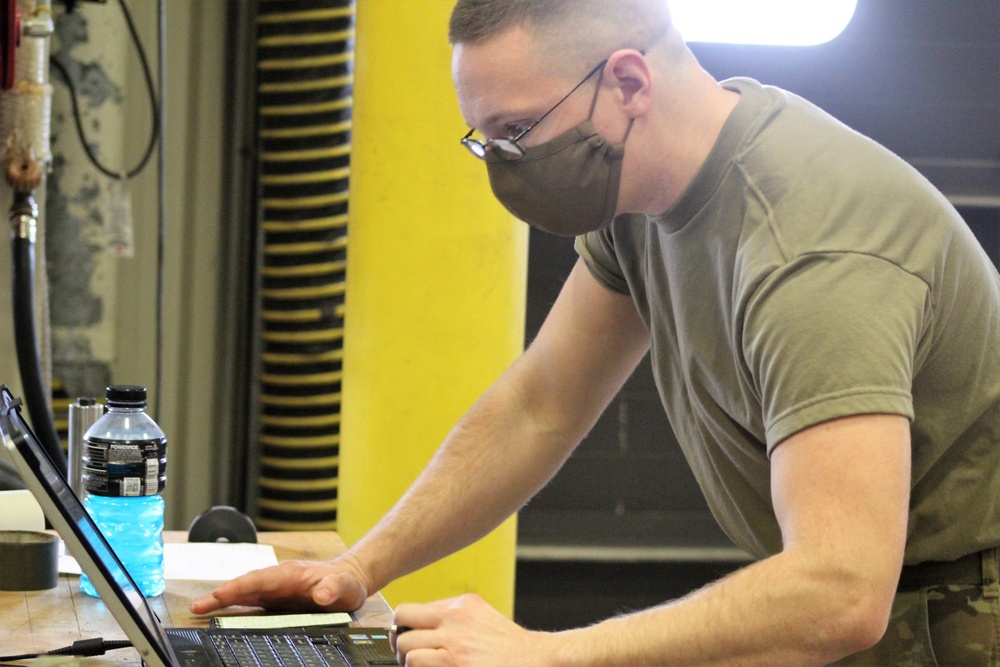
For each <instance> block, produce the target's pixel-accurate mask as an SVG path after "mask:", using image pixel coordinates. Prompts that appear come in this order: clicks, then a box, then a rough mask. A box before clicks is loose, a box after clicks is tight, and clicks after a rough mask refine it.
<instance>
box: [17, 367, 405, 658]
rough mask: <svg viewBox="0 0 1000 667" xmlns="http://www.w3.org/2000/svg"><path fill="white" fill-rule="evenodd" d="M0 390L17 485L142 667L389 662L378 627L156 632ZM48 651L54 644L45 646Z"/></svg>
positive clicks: (152, 618) (148, 611)
mask: <svg viewBox="0 0 1000 667" xmlns="http://www.w3.org/2000/svg"><path fill="white" fill-rule="evenodd" d="M20 407H21V400H20V399H18V398H15V397H14V395H13V394H11V392H10V391H9V390H8V389H7V387H6V386H5V385H0V435H2V436H3V444H4V446H5V448H6V450H7V451H8V453H9V454H10V456H11V458H12V459H13V462H14V465H15V466H16V468H17V470H18V472H19V474H20V475H21V477H22V479H23V481H24V483H25V484H26V485H27V487H28V489H30V490H31V492H32V494H33V495H34V496H35V498H36V499H37V500H38V503H39V504H40V505H41V506H42V510H43V511H44V512H45V516H47V517H48V519H49V521H50V522H51V523H52V525H53V527H54V528H55V529H56V531H57V532H58V533H59V536H60V537H62V539H63V541H64V542H65V543H66V547H67V549H68V550H69V552H70V553H71V554H72V555H73V556H74V557H75V558H76V560H77V561H78V562H79V563H80V567H81V568H82V569H83V571H84V572H85V573H86V574H87V576H88V577H89V578H90V581H91V582H92V583H93V584H94V588H95V589H97V592H98V593H99V594H100V596H101V600H102V601H103V602H104V603H105V604H106V605H107V607H108V609H109V610H110V611H111V613H112V615H113V616H114V618H115V620H116V621H118V624H119V625H120V626H121V628H122V630H123V631H124V632H125V635H126V636H127V637H128V638H129V640H130V641H131V642H132V645H133V646H135V648H136V649H137V650H138V651H139V655H140V656H141V658H142V660H143V662H145V663H146V665H148V666H149V667H251V666H253V667H271V666H274V667H280V666H282V665H287V666H288V667H368V666H375V665H396V664H398V663H397V662H396V657H395V655H394V654H393V652H392V650H391V649H390V647H389V637H388V630H387V629H385V628H347V627H340V628H328V627H324V628H294V629H289V630H275V629H268V630H232V629H221V628H219V629H216V628H164V627H163V624H162V623H161V622H160V619H159V618H158V617H157V616H156V614H155V613H154V612H153V610H152V608H150V606H149V604H148V603H147V602H146V598H144V597H143V596H142V594H141V593H140V592H139V589H138V587H137V586H136V585H135V582H133V581H132V578H131V577H130V576H129V574H128V572H126V571H125V568H124V567H123V566H122V564H121V561H120V560H118V556H116V555H115V552H114V550H113V549H112V548H111V546H110V545H109V544H108V543H107V541H106V540H105V539H104V536H103V535H102V534H101V532H100V530H98V528H97V526H96V525H95V524H94V522H93V521H92V520H91V518H90V515H89V514H87V511H86V510H85V509H84V508H83V504H82V503H81V502H80V500H79V499H78V498H77V497H76V494H75V493H73V491H72V490H71V489H70V488H69V485H68V484H67V483H66V480H65V479H63V478H62V476H61V475H60V474H59V471H58V470H57V469H56V467H55V466H54V465H53V464H52V461H51V460H50V459H49V457H48V454H46V453H45V451H44V450H43V449H42V447H41V445H40V444H39V442H38V439H37V438H36V437H35V435H34V433H32V432H31V429H30V428H28V425H27V423H26V422H25V421H24V418H23V417H22V416H21V409H20ZM53 648H56V647H53Z"/></svg>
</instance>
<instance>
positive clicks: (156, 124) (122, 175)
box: [49, 0, 161, 180]
mask: <svg viewBox="0 0 1000 667" xmlns="http://www.w3.org/2000/svg"><path fill="white" fill-rule="evenodd" d="M118 2H119V4H120V5H121V8H122V13H123V14H124V15H125V23H126V24H127V25H128V31H129V33H130V34H131V35H132V41H133V42H134V43H135V48H136V51H138V53H139V61H140V62H141V63H142V73H143V76H144V77H145V79H146V89H147V91H148V92H149V104H150V110H151V111H152V118H153V127H152V130H151V131H150V136H149V144H148V145H147V146H146V152H145V153H144V154H143V156H142V159H141V160H139V164H138V166H136V167H135V168H133V169H131V170H129V171H127V172H123V171H117V172H116V171H113V170H111V169H108V168H107V167H105V166H104V165H103V164H101V161H100V160H99V159H98V157H97V155H96V154H95V153H94V150H93V149H92V148H91V147H90V144H89V143H88V142H87V138H86V136H85V134H84V131H83V120H82V119H81V118H80V107H79V103H78V102H77V99H76V89H75V88H74V87H73V80H72V79H71V78H70V76H69V72H67V71H66V67H65V66H64V65H63V64H62V63H61V62H59V61H58V60H56V59H55V58H54V57H50V58H49V62H50V63H51V64H52V66H53V67H54V68H55V69H56V70H58V72H59V73H60V74H61V75H62V77H63V79H65V81H66V86H67V87H68V88H69V92H70V100H71V101H72V103H73V120H74V121H75V122H76V131H77V134H79V135H80V143H81V144H83V149H84V151H85V152H86V153H87V157H88V158H89V159H90V162H91V163H92V164H93V165H94V167H95V168H96V169H97V170H98V171H100V172H101V173H102V174H104V175H105V176H107V177H109V178H113V179H116V180H117V179H122V180H127V179H130V178H132V177H133V176H136V175H137V174H139V173H140V172H141V171H142V170H143V169H145V168H146V165H147V164H149V159H150V158H151V157H152V156H153V149H154V148H155V147H156V140H157V139H158V138H159V136H160V130H161V127H160V113H159V103H158V102H157V100H156V90H155V87H154V86H153V75H152V73H151V72H150V69H149V61H148V60H147V59H146V51H145V49H143V48H142V40H140V39H139V33H138V32H137V31H136V29H135V23H134V22H133V21H132V14H131V13H130V12H129V10H128V7H127V6H126V5H125V0H118Z"/></svg>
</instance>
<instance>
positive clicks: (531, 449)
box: [192, 262, 649, 613]
mask: <svg viewBox="0 0 1000 667" xmlns="http://www.w3.org/2000/svg"><path fill="white" fill-rule="evenodd" d="M648 348H649V335H648V332H647V331H646V329H645V326H644V325H643V323H642V321H641V320H640V319H639V316H638V314H637V313H636V311H635V306H634V305H633V303H632V301H631V299H630V298H629V297H627V296H625V295H622V294H618V293H615V292H611V291H610V290H608V289H606V288H604V287H603V286H601V285H600V284H599V283H598V282H597V281H596V280H595V279H594V278H593V276H591V275H590V272H589V270H588V269H587V268H586V266H585V265H584V264H583V263H582V262H578V263H577V265H576V267H575V268H574V269H573V271H572V273H571V274H570V277H569V279H568V280H567V281H566V284H565V285H564V286H563V289H562V291H561V293H560V295H559V298H558V299H557V300H556V303H555V305H554V306H553V308H552V311H551V312H550V313H549V316H548V317H547V318H546V321H545V324H544V325H543V326H542V329H541V331H540V332H539V334H538V337H537V338H536V340H535V341H534V342H533V343H532V345H531V346H530V347H529V349H528V350H527V351H526V352H525V353H524V354H523V355H522V356H521V358H520V359H518V361H517V362H515V363H514V364H513V365H512V366H511V368H510V369H508V371H507V372H506V373H505V374H504V375H503V376H501V377H500V379H499V380H497V382H496V383H494V385H493V386H492V387H491V388H490V389H489V390H488V391H487V392H486V394H485V395H484V396H483V397H482V398H481V399H480V400H479V401H478V402H477V403H476V404H475V405H474V406H473V407H472V408H471V409H470V411H469V412H468V414H467V415H466V416H465V417H464V418H463V419H462V420H461V421H460V422H459V424H458V425H457V426H456V427H455V428H454V429H453V430H452V432H451V433H450V434H449V435H448V437H447V438H446V439H445V442H444V443H443V445H442V446H441V448H440V449H439V451H438V452H437V454H436V455H435V456H434V458H433V459H432V461H431V463H430V464H429V465H428V467H427V469H426V470H425V471H424V472H423V473H422V474H421V476H420V477H419V478H418V479H417V481H416V482H415V483H414V485H413V486H412V487H411V488H410V490H409V491H407V493H406V494H405V495H404V496H403V498H402V499H401V500H400V501H399V503H397V504H396V506H395V507H394V508H393V509H392V510H391V511H390V512H389V513H388V514H387V515H386V516H385V517H384V518H383V519H382V521H380V522H379V524H378V525H377V526H376V527H375V528H373V529H372V531H371V532H370V533H369V534H368V535H366V536H365V537H364V538H362V539H361V540H360V541H359V542H358V543H357V544H356V545H355V546H354V547H353V548H352V549H351V550H349V551H348V553H347V554H345V556H344V557H342V558H341V559H339V560H338V561H337V563H336V568H337V571H336V572H335V573H334V574H335V575H336V577H335V579H336V580H335V581H327V580H326V577H327V576H328V575H331V571H330V570H328V569H325V568H322V567H317V566H316V565H315V564H289V565H286V566H284V567H283V568H282V569H281V570H280V573H276V572H275V571H273V570H262V571H260V573H252V574H250V575H247V576H246V577H242V578H240V579H237V580H234V581H233V582H230V583H229V584H227V585H226V586H223V587H222V588H220V589H219V590H218V591H216V592H215V593H214V594H213V596H211V597H209V598H205V599H203V600H199V601H198V602H196V603H195V605H194V606H193V607H192V609H193V610H194V611H195V612H196V613H208V612H209V611H212V610H213V609H215V608H218V607H220V606H225V605H231V604H262V605H264V606H273V605H280V606H286V607H287V606H309V603H317V604H320V605H322V606H327V605H333V606H341V607H346V608H352V607H355V606H359V605H360V604H361V603H362V602H363V601H364V597H362V594H363V593H364V592H368V593H371V592H374V591H377V590H379V589H381V588H382V587H384V586H385V585H386V584H388V583H389V582H390V581H392V580H393V579H395V578H397V577H400V576H402V575H404V574H407V573H409V572H412V571H413V570H416V569H418V568H420V567H422V566H424V565H427V564H429V563H431V562H433V561H435V560H437V559H439V558H442V557H444V556H446V555H448V554H450V553H452V552H454V551H456V550H458V549H460V548H462V547H464V546H466V545H468V544H470V543H472V542H474V541H475V540H477V539H479V538H480V537H482V536H483V535H485V534H486V533H488V532H489V531H490V530H492V529H493V528H495V527H496V526H497V525H499V524H500V523H501V522H502V521H504V520H505V519H506V518H507V517H508V516H510V515H511V514H512V513H514V512H516V511H517V510H518V509H519V508H520V507H521V505H523V504H524V503H525V502H526V501H527V500H528V499H529V498H531V496H533V495H534V494H535V493H536V492H537V491H538V489H540V488H541V487H542V486H543V485H544V484H545V483H546V482H547V481H548V480H549V479H551V477H552V476H553V475H554V474H555V473H556V471H557V470H558V469H559V468H560V466H562V464H563V462H564V461H565V460H566V458H567V457H568V456H569V454H570V453H571V452H572V450H573V448H574V447H576V445H577V444H578V443H579V442H580V440H581V439H582V438H583V436H584V435H586V433H587V432H588V431H589V430H590V429H591V428H592V427H593V424H594V422H595V421H596V420H597V418H598V417H599V416H600V414H601V412H603V410H604V408H605V407H606V406H607V404H608V402H609V401H610V400H611V399H612V398H613V397H614V395H615V394H616V393H617V391H618V389H619V388H620V387H621V385H622V384H623V383H624V382H625V380H626V379H628V376H629V375H630V374H631V373H632V371H633V370H634V369H635V366H636V365H637V364H638V363H639V361H640V360H641V359H642V357H643V355H644V354H645V353H646V351H647V350H648ZM281 567H282V566H279V568H281ZM331 576H332V575H331ZM352 580H353V581H352ZM345 581H346V584H345ZM347 584H359V585H351V586H348V585H347ZM348 588H349V589H351V590H350V591H348V592H345V591H346V589H348Z"/></svg>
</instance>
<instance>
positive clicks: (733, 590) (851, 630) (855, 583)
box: [551, 553, 884, 667]
mask: <svg viewBox="0 0 1000 667" xmlns="http://www.w3.org/2000/svg"><path fill="white" fill-rule="evenodd" d="M870 586H871V582H869V581H865V580H864V579H863V578H859V577H858V576H857V575H856V574H855V573H852V572H851V571H850V570H849V569H846V568H838V567H836V566H831V564H830V563H829V561H827V560H826V559H825V558H823V557H816V558H813V557H810V556H806V555H797V554H787V553H786V554H780V555H778V556H775V557H772V558H769V559H766V560H763V561H760V562H758V563H755V564H753V565H751V566H749V567H746V568H744V569H742V570H740V571H738V572H735V573H733V574H732V575H730V576H728V577H726V578H725V579H722V580H720V581H718V582H715V583H713V584H710V585H709V586H706V587H705V588H703V589H701V590H699V591H696V592H695V593H692V594H691V595H689V596H687V597H686V598H683V599H681V600H678V601H676V602H672V603H669V604H667V605H664V606H662V607H657V608H654V609H650V610H647V611H644V612H640V613H637V614H633V615H630V616H624V617H620V618H614V619H610V620H608V621H605V622H603V623H600V624H598V625H595V626H592V627H589V628H583V629H579V630H571V631H567V632H564V633H559V634H557V635H554V636H553V637H552V640H553V641H552V644H551V649H552V651H553V653H552V655H553V656H554V657H553V659H552V660H551V664H552V665H553V666H558V667H585V666H586V667H612V666H615V665H622V666H623V667H624V666H626V665H627V666H628V667H645V666H652V665H657V666H660V665H719V666H723V665H724V666H726V667H730V666H733V667H735V666H744V665H768V666H769V667H781V666H782V665H789V666H792V665H794V666H804V665H824V664H827V663H829V662H832V661H835V660H837V659H839V658H841V657H844V656H846V655H850V654H852V653H856V652H858V651H861V650H864V649H865V648H867V647H868V646H870V645H871V644H873V643H875V642H876V641H877V640H878V638H879V637H880V636H881V634H882V631H884V625H882V626H880V623H881V620H880V614H881V612H879V611H877V610H873V609H872V604H871V596H870V595H868V592H867V589H869V588H870Z"/></svg>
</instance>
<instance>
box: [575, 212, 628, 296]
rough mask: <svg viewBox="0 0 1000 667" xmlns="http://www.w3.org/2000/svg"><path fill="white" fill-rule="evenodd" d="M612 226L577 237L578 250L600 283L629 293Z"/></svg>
mask: <svg viewBox="0 0 1000 667" xmlns="http://www.w3.org/2000/svg"><path fill="white" fill-rule="evenodd" d="M612 227H613V226H612ZM612 227H608V228H607V229H602V230H600V231H596V232H590V233H589V234H584V235H582V236H578V237H576V244H575V247H576V252H577V254H578V255H580V257H581V258H582V259H583V261H584V263H585V264H586V265H587V268H588V269H590V273H591V275H593V276H594V278H595V279H597V281H598V282H599V283H601V284H602V285H604V286H605V287H607V288H608V289H610V290H614V291H615V292H621V293H622V294H629V287H628V282H626V280H625V274H624V272H623V271H622V269H621V265H620V264H619V261H618V256H617V255H616V254H615V242H614V237H613V232H612Z"/></svg>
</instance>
